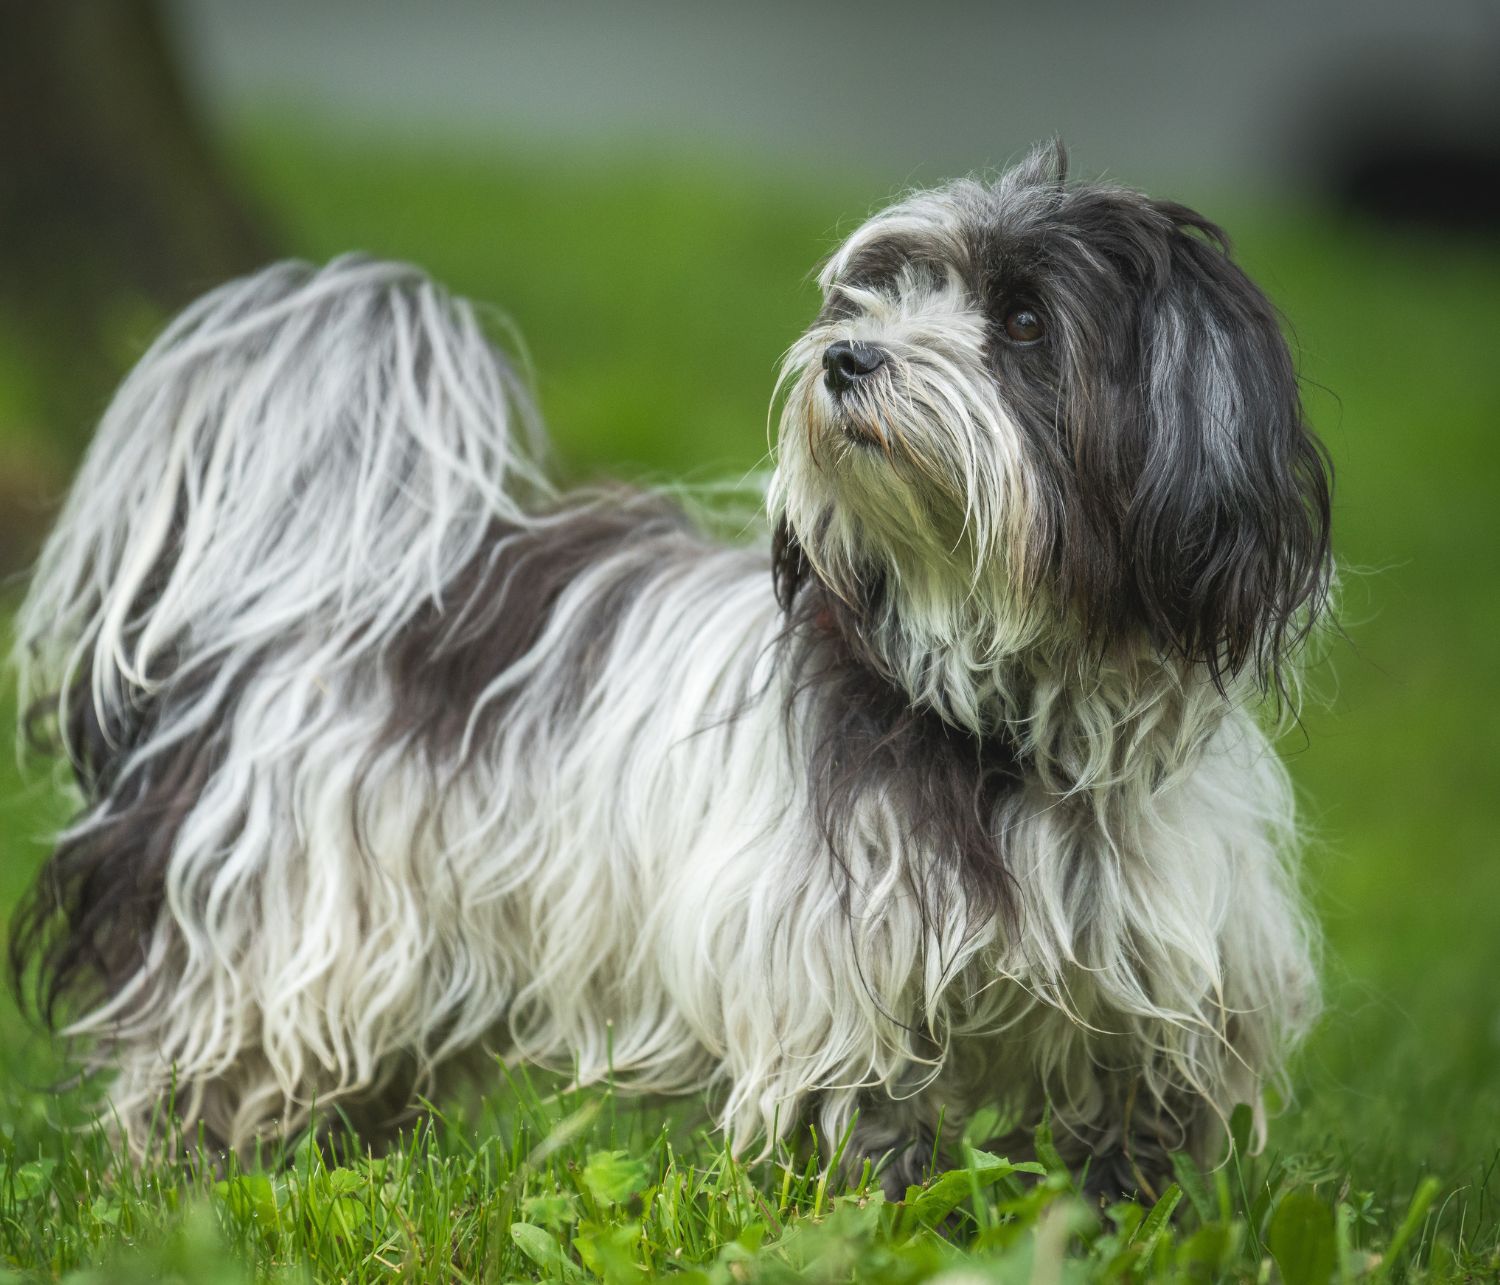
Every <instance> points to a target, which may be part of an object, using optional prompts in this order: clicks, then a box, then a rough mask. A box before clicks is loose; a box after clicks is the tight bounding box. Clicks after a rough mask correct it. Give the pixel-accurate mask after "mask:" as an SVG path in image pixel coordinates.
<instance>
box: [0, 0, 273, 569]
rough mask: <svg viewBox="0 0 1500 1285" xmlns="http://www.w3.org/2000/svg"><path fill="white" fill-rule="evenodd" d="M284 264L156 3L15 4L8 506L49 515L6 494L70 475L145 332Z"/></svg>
mask: <svg viewBox="0 0 1500 1285" xmlns="http://www.w3.org/2000/svg"><path fill="white" fill-rule="evenodd" d="M267 257H269V254H268V245H267V238H266V236H265V234H264V233H263V231H262V228H261V224H260V222H259V220H258V219H256V218H255V217H254V216H253V215H252V213H251V212H250V211H249V209H248V207H247V205H246V203H245V201H244V199H243V198H242V196H241V195H240V194H239V193H238V192H237V191H236V190H235V188H234V185H233V183H232V182H231V180H230V178H229V175H228V173H227V171H226V169H225V167H224V166H223V165H222V164H221V163H220V161H219V159H218V157H217V156H216V154H215V151H214V147H213V145H212V140H211V139H210V137H209V135H208V133H207V132H206V131H205V130H204V129H203V127H202V126H201V124H200V122H199V120H198V118H197V115H196V113H195V111H194V108H193V104H192V103H191V101H190V99H189V96H188V94H187V91H186V87H185V85H184V82H183V78H182V76H181V75H180V74H179V71H178V68H177V64H176V61H175V59H174V56H173V50H172V47H171V42H170V39H169V33H168V31H167V28H166V24H165V22H164V20H163V16H162V13H161V9H160V7H159V5H158V4H156V3H154V0H0V344H3V345H4V346H5V347H7V348H8V349H9V350H10V352H9V354H8V355H0V381H5V382H6V384H7V387H5V388H0V416H3V417H4V418H6V419H9V420H11V421H12V422H11V423H3V422H0V462H3V461H4V459H5V457H6V456H9V457H11V460H12V461H15V460H18V459H20V458H21V457H23V456H24V457H26V459H27V460H28V461H29V462H28V463H27V464H26V465H25V466H24V467H9V468H6V469H5V475H3V476H0V508H4V509H8V510H10V512H11V513H12V515H14V514H16V513H17V512H18V506H19V509H22V510H24V509H27V508H29V509H33V510H36V509H38V507H39V506H38V505H37V504H36V503H35V502H32V503H27V499H28V497H26V496H19V495H8V494H6V492H7V491H8V490H11V489H12V488H14V487H17V486H22V485H24V486H27V487H32V486H34V485H35V478H36V476H37V468H38V465H40V467H41V469H42V471H43V472H44V473H45V472H46V471H47V470H48V469H49V468H50V469H51V470H52V471H54V472H56V471H58V470H62V469H65V468H66V467H67V464H68V463H69V462H70V461H71V459H72V457H73V456H74V455H75V454H76V453H77V451H78V450H79V449H80V448H81V446H82V444H83V443H84V442H85V441H86V440H87V436H88V432H89V430H90V428H91V426H92V423H93V420H94V419H95V418H96V416H97V414H98V412H99V409H100V407H101V406H102V404H103V401H104V399H105V397H106V396H107V395H108V392H109V389H110V387H111V386H112V385H113V383H114V382H115V381H116V380H117V379H118V378H119V376H120V374H121V373H122V371H123V368H124V367H125V366H126V365H128V364H129V361H130V359H131V357H132V356H133V355H134V353H135V352H136V351H138V348H139V344H140V342H141V340H142V339H144V338H145V337H146V334H145V333H143V332H147V331H149V328H150V327H151V326H152V325H154V324H156V323H157V322H159V320H160V319H161V317H162V315H164V314H165V313H166V312H168V311H170V310H173V309H175V308H177V307H179V306H180V305H181V304H182V303H184V302H185V301H186V300H187V299H188V298H189V297H191V296H192V295H193V294H195V293H196V292H198V291H201V290H202V289H204V288H206V287H207V286H209V285H211V284H214V283H216V282H218V281H221V280H223V279H224V278H226V277H228V276H231V275H234V274H236V273H239V272H242V271H244V270H246V269H247V268H249V267H252V266H254V265H255V264H257V263H259V262H261V261H263V260H264V259H265V258H267ZM17 421H21V422H17ZM16 474H21V475H23V476H15V475H16ZM23 477H24V478H25V480H24V482H23ZM10 526H14V521H13V520H12V521H9V522H6V523H3V524H0V527H10ZM14 538H15V537H14V535H10V536H6V535H5V533H4V532H3V531H0V539H6V540H10V541H13V540H14ZM11 552H12V556H10V557H7V556H6V550H5V549H3V548H0V564H4V563H6V562H10V563H12V564H14V561H15V557H14V552H15V551H14V550H12V551H11Z"/></svg>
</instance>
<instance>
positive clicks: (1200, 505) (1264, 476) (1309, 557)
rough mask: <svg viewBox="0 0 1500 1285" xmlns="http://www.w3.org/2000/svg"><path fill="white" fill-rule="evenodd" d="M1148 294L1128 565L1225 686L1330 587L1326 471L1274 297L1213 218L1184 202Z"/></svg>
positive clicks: (1299, 632) (1292, 643)
mask: <svg viewBox="0 0 1500 1285" xmlns="http://www.w3.org/2000/svg"><path fill="white" fill-rule="evenodd" d="M1157 209H1158V210H1159V211H1160V212H1161V213H1162V214H1165V215H1166V216H1167V217H1168V218H1169V219H1170V220H1171V221H1172V223H1173V225H1174V227H1173V231H1172V233H1171V234H1170V249H1169V253H1168V256H1167V259H1166V261H1165V263H1164V265H1163V266H1164V267H1165V269H1166V272H1165V275H1164V276H1163V277H1162V278H1161V279H1160V280H1159V281H1158V283H1157V287H1156V289H1155V290H1154V291H1151V292H1148V294H1147V296H1146V297H1145V299H1144V302H1143V307H1142V312H1141V317H1140V330H1139V343H1140V349H1139V361H1140V367H1139V368H1140V370H1141V371H1142V384H1141V387H1140V392H1139V399H1140V400H1139V404H1138V416H1139V418H1138V421H1137V424H1136V430H1137V434H1138V435H1137V437H1136V449H1137V450H1138V451H1140V452H1141V454H1140V456H1139V457H1138V458H1139V460H1140V473H1139V476H1138V482H1137V485H1136V487H1135V489H1134V494H1133V497H1132V501H1131V504H1130V507H1129V509H1128V511H1127V513H1126V515H1125V527H1124V548H1123V550H1122V552H1123V554H1124V556H1125V559H1126V568H1127V570H1126V575H1127V577H1130V576H1132V575H1133V582H1134V584H1133V587H1134V594H1133V596H1134V597H1135V598H1136V607H1137V610H1138V611H1139V612H1140V613H1141V615H1142V617H1143V618H1144V622H1145V624H1146V626H1147V628H1148V630H1149V631H1150V633H1151V635H1152V637H1153V638H1154V639H1155V640H1156V642H1157V643H1158V645H1160V646H1161V647H1163V648H1164V649H1165V650H1169V651H1172V652H1176V653H1177V654H1180V655H1182V656H1184V657H1186V658H1188V659H1191V660H1196V661H1201V662H1203V663H1204V664H1206V665H1207V666H1208V668H1209V671H1210V673H1211V674H1212V676H1213V680H1214V682H1215V684H1216V685H1218V686H1219V687H1220V688H1221V689H1222V688H1223V686H1224V684H1225V683H1226V682H1227V681H1228V680H1229V679H1230V678H1232V677H1233V676H1235V675H1237V674H1239V673H1241V672H1242V671H1243V672H1248V673H1250V674H1252V675H1253V676H1254V677H1255V679H1256V680H1257V681H1258V682H1259V683H1260V684H1261V685H1262V686H1263V687H1280V686H1281V676H1282V667H1283V664H1284V662H1285V661H1286V660H1287V658H1288V657H1289V655H1290V654H1291V653H1292V652H1293V651H1294V650H1295V649H1296V647H1297V645H1298V644H1299V643H1300V642H1301V641H1302V640H1303V638H1304V637H1305V636H1306V634H1307V632H1308V630H1309V629H1311V627H1312V625H1313V623H1314V621H1315V619H1316V617H1317V615H1318V613H1319V612H1320V610H1321V609H1322V607H1323V606H1324V605H1325V601H1326V598H1327V594H1328V586H1329V578H1330V574H1331V563H1330V555H1329V508H1330V500H1331V486H1332V472H1331V468H1330V465H1329V461H1328V458H1327V454H1326V452H1325V451H1324V449H1323V446H1322V444H1321V443H1320V442H1319V441H1318V440H1317V438H1316V437H1315V436H1314V435H1313V434H1312V431H1311V430H1310V429H1309V428H1308V426H1307V423H1306V421H1305V420H1304V418H1303V415H1302V404H1301V399H1300V397H1299V395H1298V390H1297V380H1296V374H1295V371H1294V369H1293V365H1292V358H1291V354H1290V352H1289V351H1288V349H1287V345H1286V341H1285V339H1284V338H1283V336H1282V333H1281V328H1280V326H1279V324H1278V320H1277V316H1276V312H1275V310H1274V309H1273V308H1272V307H1271V305H1270V303H1269V302H1268V301H1267V300H1266V298H1265V296H1264V295H1263V294H1261V292H1260V291H1259V290H1258V289H1257V288H1256V287H1255V285H1254V284H1253V283H1252V282H1251V281H1250V279H1249V278H1248V277H1247V276H1246V275H1245V274H1244V273H1243V272H1242V271H1241V270H1240V269H1239V268H1238V267H1237V266H1236V265H1235V264H1234V263H1233V262H1232V261H1231V260H1230V258H1229V253H1228V244H1227V242H1226V240H1225V238H1224V236H1223V233H1222V232H1220V231H1219V229H1217V228H1216V227H1214V226H1213V225H1212V224H1210V223H1208V222H1206V221H1205V220H1203V219H1202V218H1201V217H1200V216H1198V215H1196V214H1193V213H1192V212H1191V211H1189V210H1186V209H1184V208H1183V207H1181V206H1175V205H1170V204H1165V203H1163V204H1160V205H1158V206H1157Z"/></svg>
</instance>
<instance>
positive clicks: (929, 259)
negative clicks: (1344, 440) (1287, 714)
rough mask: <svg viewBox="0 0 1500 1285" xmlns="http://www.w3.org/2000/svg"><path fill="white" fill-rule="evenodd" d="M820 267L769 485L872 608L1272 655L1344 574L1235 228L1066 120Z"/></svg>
mask: <svg viewBox="0 0 1500 1285" xmlns="http://www.w3.org/2000/svg"><path fill="white" fill-rule="evenodd" d="M820 284H821V286H822V288H823V292H824V305H823V309H822V311H821V313H820V314H819V316H818V318H817V320H816V321H815V322H814V324H813V326H812V327H811V329H809V330H808V332H807V333H806V334H805V335H804V336H803V337H802V339H801V340H800V341H799V342H798V343H797V344H796V345H795V346H794V347H793V348H792V350H791V352H790V353H789V354H788V358H787V362H786V366H785V369H784V371H783V377H782V378H783V383H782V387H783V389H784V391H785V397H786V401H785V409H784V412H783V416H782V422H781V440H780V448H779V461H778V468H777V477H776V482H775V486H774V490H773V503H774V505H775V506H776V508H777V510H778V512H779V516H780V518H781V520H782V524H783V537H784V540H786V541H788V542H789V543H790V544H791V545H792V546H793V547H794V548H795V550H796V552H797V554H798V556H799V558H801V559H802V560H804V565H805V567H806V568H807V570H809V571H810V572H811V573H812V574H814V575H816V576H817V578H818V579H819V580H820V581H822V582H823V584H824V585H826V586H827V587H828V589H829V590H831V591H832V593H833V594H834V595H835V596H836V598H838V599H840V600H842V601H843V602H845V603H847V604H849V605H851V606H852V607H854V608H855V609H856V610H857V611H863V612H866V613H867V615H868V613H873V616H869V618H868V619H867V621H866V623H867V625H868V626H869V627H870V628H872V629H876V628H890V629H895V630H896V632H898V633H900V634H901V636H902V637H903V638H904V639H905V640H906V641H905V642H904V643H903V644H900V645H908V646H918V647H929V648H931V649H932V650H933V651H935V652H939V653H941V652H944V651H951V650H952V649H954V648H961V649H963V650H964V651H965V652H966V655H967V660H966V662H965V663H967V664H969V665H971V666H975V665H983V664H985V663H988V662H992V661H994V660H996V659H999V658H1002V657H1004V656H1005V655H1008V654H1013V653H1015V652H1018V651H1020V650H1023V649H1026V648H1028V647H1035V646H1047V647H1051V648H1057V647H1059V646H1060V645H1064V644H1073V645H1074V650H1075V651H1076V652H1077V653H1078V654H1089V655H1094V656H1102V655H1109V654H1114V653H1117V652H1119V651H1120V650H1121V649H1127V650H1128V649H1135V650H1136V651H1137V652H1138V651H1139V650H1140V649H1141V648H1150V649H1153V650H1155V651H1156V652H1158V653H1160V654H1161V655H1163V656H1175V657H1178V658H1181V659H1184V660H1187V661H1193V662H1202V663H1204V664H1206V665H1207V666H1208V669H1209V672H1210V674H1211V675H1212V677H1213V678H1214V680H1215V681H1217V682H1221V683H1222V682H1224V681H1226V680H1228V679H1229V678H1231V677H1232V676H1234V675H1236V674H1239V673H1241V672H1242V671H1248V672H1249V673H1251V674H1254V675H1255V676H1257V677H1259V678H1260V679H1261V680H1262V681H1267V680H1273V679H1274V678H1275V676H1276V674H1277V672H1278V667H1279V665H1280V663H1281V661H1282V659H1283V658H1284V657H1285V655H1286V654H1287V652H1288V651H1289V650H1290V648H1291V647H1292V646H1294V645H1295V643H1296V641H1298V640H1299V639H1300V637H1301V634H1302V632H1303V631H1304V629H1305V627H1306V625H1307V624H1308V622H1309V620H1310V618H1311V616H1312V615H1313V614H1315V613H1316V610H1317V608H1318V607H1319V606H1320V605H1321V602H1322V599H1323V598H1324V596H1325V594H1326V590H1327V584H1328V577H1329V560H1328V519H1329V481H1328V472H1327V468H1326V464H1325V460H1324V456H1323V453H1322V450H1321V448H1320V446H1319V445H1318V443H1317V441H1316V439H1315V438H1314V437H1313V436H1312V435H1311V433H1310V431H1309V430H1308V428H1307V427H1306V425H1305V423H1304V420H1303V417H1302V411H1301V406H1300V401H1299V397H1298V391H1297V384H1296V378H1295V374H1294V371H1293V366H1292V361H1291V357H1290V355H1289V353H1288V351H1287V347H1286V344H1285V341H1284V340H1283V338H1282V335H1281V332H1280V329H1279V326H1278V324H1277V318H1276V314H1275V312H1274V310H1273V308H1272V307H1271V306H1270V304H1269V303H1268V302H1267V301H1266V299H1265V298H1264V296H1263V295H1262V294H1261V293H1260V292H1259V291H1258V290H1257V289H1256V287H1255V286H1254V285H1253V284H1252V283H1251V282H1250V280H1249V279H1248V278H1247V277H1246V276H1245V275H1244V273H1243V272H1241V270H1240V269H1239V268H1238V267H1237V266H1235V265H1234V263H1232V262H1231V260H1230V259H1229V257H1228V252H1227V246H1226V244H1225V241H1224V238H1223V236H1222V234H1221V233H1220V232H1219V230H1218V229H1217V228H1215V227H1214V226H1213V225H1211V224H1209V223H1208V222H1207V221H1206V220H1204V219H1202V218H1201V217H1200V216H1198V215H1196V214H1194V213H1193V212H1191V211H1189V210H1187V209H1184V208H1183V207H1181V206H1177V205H1173V204H1169V203H1165V202H1160V201H1153V200H1150V199H1148V198H1146V197H1144V196H1142V195H1140V194H1138V193H1135V192H1130V191H1126V190H1123V189H1118V188H1112V187H1104V186H1093V185H1074V186H1069V185H1067V184H1066V183H1065V181H1064V173H1063V162H1062V157H1061V154H1060V152H1058V151H1056V150H1054V149H1050V148H1049V149H1042V150H1039V151H1038V152H1036V153H1034V154H1033V155H1032V157H1031V158H1030V159H1029V160H1028V161H1027V162H1026V163H1025V164H1023V165H1022V166H1020V167H1018V168H1017V169H1015V170H1012V171H1010V172H1009V173H1007V174H1006V175H1005V176H1004V177H1002V178H1001V179H1000V180H998V181H997V182H995V183H993V184H981V183H978V182H973V181H963V182H959V183H955V184H953V185H951V186H949V187H946V188H942V189H940V190H937V191H933V192H927V193H921V194H918V195H915V196H912V197H910V198H908V199H906V200H904V201H902V202H900V203H899V204H897V205H895V206H893V207H892V208H890V209H888V210H886V211H884V212H883V213H881V214H879V215H877V216H875V217H874V218H872V219H871V220H870V221H869V222H867V223H866V224H865V225H864V226H863V227H861V228H860V229H859V230H858V231H856V232H855V233H854V235H853V236H851V237H850V238H849V239H848V240H847V241H846V242H845V243H844V245H843V246H842V247H840V249H839V250H838V251H837V252H836V253H835V254H834V255H833V257H832V258H831V259H830V260H829V262H828V264H827V265H826V266H825V268H824V270H823V272H822V275H821V277H820ZM876 617H878V619H877V618H876Z"/></svg>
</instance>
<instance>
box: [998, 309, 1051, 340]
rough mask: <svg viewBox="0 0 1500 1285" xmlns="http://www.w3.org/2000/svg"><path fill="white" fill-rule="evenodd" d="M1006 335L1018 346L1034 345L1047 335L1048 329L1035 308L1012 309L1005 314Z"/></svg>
mask: <svg viewBox="0 0 1500 1285" xmlns="http://www.w3.org/2000/svg"><path fill="white" fill-rule="evenodd" d="M1005 333H1006V334H1007V335H1009V336H1010V337H1011V338H1012V339H1014V340H1015V341H1016V343H1018V344H1034V343H1036V341H1037V340H1038V339H1040V338H1041V337H1042V336H1043V335H1044V334H1046V333H1047V327H1046V325H1044V324H1043V322H1042V314H1041V313H1039V312H1038V311H1037V310H1036V309H1035V308H1025V307H1022V308H1012V309H1011V310H1010V311H1009V312H1007V313H1006V314H1005Z"/></svg>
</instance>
